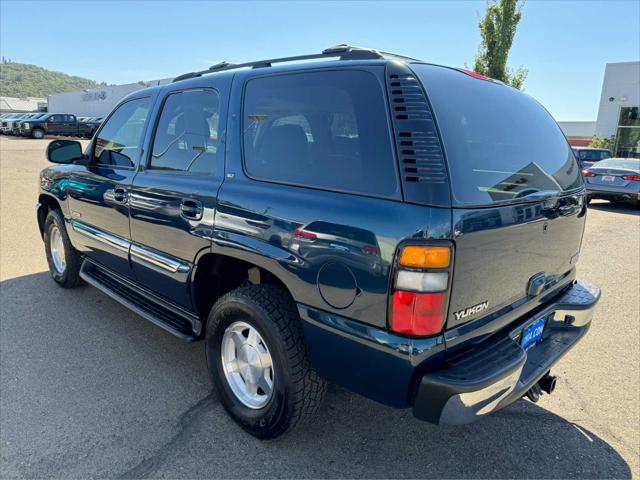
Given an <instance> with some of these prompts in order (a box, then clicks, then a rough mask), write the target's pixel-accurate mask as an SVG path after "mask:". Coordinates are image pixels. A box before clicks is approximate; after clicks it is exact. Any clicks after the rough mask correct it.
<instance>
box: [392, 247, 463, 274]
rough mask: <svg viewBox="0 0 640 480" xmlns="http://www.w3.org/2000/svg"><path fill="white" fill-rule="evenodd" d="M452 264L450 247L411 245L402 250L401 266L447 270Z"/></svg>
mask: <svg viewBox="0 0 640 480" xmlns="http://www.w3.org/2000/svg"><path fill="white" fill-rule="evenodd" d="M450 263H451V249H450V248H449V247H434V246H429V245H425V246H417V245H409V246H406V247H404V248H403V249H402V253H401V254H400V265H402V266H403V267H414V268H446V267H448V266H449V264H450Z"/></svg>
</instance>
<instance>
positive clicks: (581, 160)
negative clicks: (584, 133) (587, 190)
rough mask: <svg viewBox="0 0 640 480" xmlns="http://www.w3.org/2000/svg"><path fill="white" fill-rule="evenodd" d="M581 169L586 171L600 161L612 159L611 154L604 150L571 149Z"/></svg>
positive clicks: (590, 148)
mask: <svg viewBox="0 0 640 480" xmlns="http://www.w3.org/2000/svg"><path fill="white" fill-rule="evenodd" d="M571 149H572V150H573V154H574V155H575V157H576V160H577V161H578V165H580V168H581V169H583V170H584V169H587V168H589V167H590V166H591V165H593V164H594V163H596V162H599V161H600V160H606V159H607V158H611V157H613V152H612V151H611V150H609V149H606V148H593V147H571Z"/></svg>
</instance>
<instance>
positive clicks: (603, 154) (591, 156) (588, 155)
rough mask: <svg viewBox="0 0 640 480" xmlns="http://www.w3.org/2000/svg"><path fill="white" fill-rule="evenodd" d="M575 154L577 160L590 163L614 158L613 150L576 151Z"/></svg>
mask: <svg viewBox="0 0 640 480" xmlns="http://www.w3.org/2000/svg"><path fill="white" fill-rule="evenodd" d="M573 153H575V155H576V158H579V159H580V160H587V161H589V162H598V161H600V160H604V159H605V158H611V157H613V153H611V150H574V151H573Z"/></svg>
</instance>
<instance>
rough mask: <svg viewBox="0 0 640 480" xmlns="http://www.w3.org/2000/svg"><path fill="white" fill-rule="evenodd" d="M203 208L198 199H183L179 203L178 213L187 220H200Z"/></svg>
mask: <svg viewBox="0 0 640 480" xmlns="http://www.w3.org/2000/svg"><path fill="white" fill-rule="evenodd" d="M203 210H204V209H203V208H202V202H200V201H198V200H190V199H185V200H182V203H181V204H180V213H181V214H182V216H183V217H184V218H186V219H188V220H200V219H201V218H202V212H203Z"/></svg>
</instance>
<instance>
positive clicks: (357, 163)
mask: <svg viewBox="0 0 640 480" xmlns="http://www.w3.org/2000/svg"><path fill="white" fill-rule="evenodd" d="M384 101H385V100H384V94H383V90H382V87H381V85H380V83H379V82H378V79H377V78H376V77H375V76H374V75H373V74H371V73H368V72H365V71H360V70H343V71H321V72H312V73H295V74H288V75H274V76H268V77H260V78H256V79H253V80H250V81H249V82H248V83H247V86H246V91H245V99H244V109H243V128H242V131H243V134H244V138H243V140H244V161H245V168H246V170H247V173H248V174H249V175H250V176H252V177H254V178H258V179H263V180H271V181H276V182H282V183H289V184H293V185H300V186H309V187H317V188H323V189H330V190H336V191H344V192H354V193H363V194H370V195H376V196H385V197H394V198H398V197H399V188H398V180H397V168H396V164H395V160H394V156H393V150H392V147H391V141H390V133H389V125H388V120H387V112H386V109H385V104H384Z"/></svg>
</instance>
